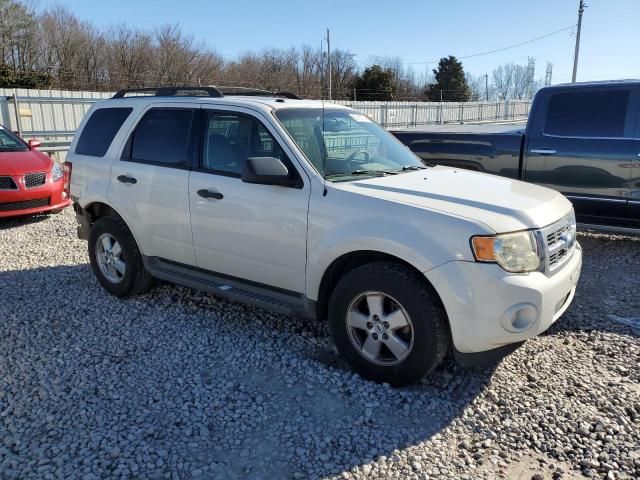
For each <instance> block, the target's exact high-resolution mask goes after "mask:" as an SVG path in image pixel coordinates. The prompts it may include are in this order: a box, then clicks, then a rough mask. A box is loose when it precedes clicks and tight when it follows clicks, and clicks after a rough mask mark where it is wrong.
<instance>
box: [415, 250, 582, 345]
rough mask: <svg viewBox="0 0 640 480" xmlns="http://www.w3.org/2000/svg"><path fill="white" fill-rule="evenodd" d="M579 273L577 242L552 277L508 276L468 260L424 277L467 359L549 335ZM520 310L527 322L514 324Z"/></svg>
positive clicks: (563, 308)
mask: <svg viewBox="0 0 640 480" xmlns="http://www.w3.org/2000/svg"><path fill="white" fill-rule="evenodd" d="M581 268H582V248H581V247H580V245H579V244H578V243H576V247H575V249H574V250H573V253H572V254H571V258H570V259H569V260H568V261H567V262H566V263H565V264H564V265H563V266H562V268H561V269H560V270H559V271H557V272H555V273H554V274H553V275H552V276H550V277H548V276H546V275H545V274H543V273H541V272H531V273H527V274H510V273H508V272H506V271H504V270H503V269H502V268H500V267H499V266H498V265H495V264H483V263H474V262H466V261H452V262H448V263H445V264H444V265H441V266H439V267H437V268H434V269H433V270H429V271H428V272H425V276H426V277H427V279H428V280H429V281H430V282H431V284H432V285H433V287H434V288H435V289H436V291H437V292H438V294H439V295H440V298H441V300H442V302H443V304H444V308H445V310H446V312H447V315H448V317H449V324H450V326H451V335H452V339H453V346H454V348H455V350H456V351H457V352H460V353H463V354H466V353H478V352H485V351H488V350H493V349H497V348H500V347H503V346H505V345H509V344H514V343H518V342H522V341H524V340H527V339H528V338H531V337H534V336H536V335H538V334H540V333H542V332H544V331H545V330H547V329H548V328H549V327H550V326H551V325H552V324H553V323H554V322H555V321H556V320H557V319H558V318H560V316H562V314H563V313H564V312H565V311H566V309H567V308H568V307H569V305H570V304H571V301H572V300H573V296H574V294H575V291H576V285H577V283H578V279H579V277H580V270H581ZM520 310H521V311H524V312H526V313H527V314H526V315H523V318H524V319H525V320H522V321H520V320H518V322H516V323H515V324H513V323H512V321H511V320H512V318H514V317H513V315H514V312H517V311H520ZM514 325H515V326H514ZM516 327H521V328H516Z"/></svg>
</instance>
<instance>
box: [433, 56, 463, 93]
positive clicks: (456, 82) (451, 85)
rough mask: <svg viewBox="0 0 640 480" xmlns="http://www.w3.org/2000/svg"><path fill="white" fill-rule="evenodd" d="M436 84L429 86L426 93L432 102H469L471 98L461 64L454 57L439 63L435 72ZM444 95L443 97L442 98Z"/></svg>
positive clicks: (446, 58)
mask: <svg viewBox="0 0 640 480" xmlns="http://www.w3.org/2000/svg"><path fill="white" fill-rule="evenodd" d="M433 74H434V76H435V78H436V83H434V84H432V85H429V88H428V90H427V92H426V95H427V98H428V99H429V100H430V101H432V102H439V101H440V100H441V99H442V101H444V102H468V101H469V99H470V98H471V89H470V88H469V85H468V84H467V80H466V78H465V75H464V69H463V68H462V62H460V61H459V60H458V59H457V58H456V57H454V56H453V55H449V56H448V57H443V58H441V59H440V62H439V63H438V68H437V69H435V70H433ZM441 95H442V96H441Z"/></svg>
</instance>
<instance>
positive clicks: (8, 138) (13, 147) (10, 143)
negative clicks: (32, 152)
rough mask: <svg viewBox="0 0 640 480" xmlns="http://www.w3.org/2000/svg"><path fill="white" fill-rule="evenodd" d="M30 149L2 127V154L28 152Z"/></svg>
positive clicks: (0, 146) (0, 140)
mask: <svg viewBox="0 0 640 480" xmlns="http://www.w3.org/2000/svg"><path fill="white" fill-rule="evenodd" d="M27 150H29V148H28V147H27V146H26V145H25V144H24V142H22V141H20V139H19V138H18V136H17V135H15V134H14V133H12V132H10V131H9V130H5V129H4V128H3V127H0V152H26V151H27Z"/></svg>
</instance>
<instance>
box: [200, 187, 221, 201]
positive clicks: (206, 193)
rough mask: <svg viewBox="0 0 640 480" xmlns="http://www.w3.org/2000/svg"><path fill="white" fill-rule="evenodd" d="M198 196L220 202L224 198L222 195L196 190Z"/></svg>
mask: <svg viewBox="0 0 640 480" xmlns="http://www.w3.org/2000/svg"><path fill="white" fill-rule="evenodd" d="M198 195H200V196H201V197H202V198H215V199H216V200H222V199H223V198H224V195H222V194H221V193H220V192H212V191H211V190H206V189H202V190H198Z"/></svg>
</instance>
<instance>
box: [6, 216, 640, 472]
mask: <svg viewBox="0 0 640 480" xmlns="http://www.w3.org/2000/svg"><path fill="white" fill-rule="evenodd" d="M580 242H581V243H582V245H583V247H584V251H585V263H584V268H583V274H582V279H581V283H580V286H579V291H578V294H577V296H576V299H575V301H574V303H573V305H572V307H571V308H570V309H569V311H568V312H567V313H566V314H565V316H564V317H563V319H562V320H560V321H559V322H558V323H557V324H556V325H554V326H553V327H552V328H551V330H550V331H549V332H547V333H546V334H545V335H542V336H540V337H538V338H535V339H533V340H531V341H529V342H527V343H525V344H524V345H523V346H522V347H521V348H520V349H518V350H517V351H516V352H514V353H513V354H512V355H510V356H509V357H507V358H506V359H504V360H502V361H501V362H499V363H498V364H497V365H494V366H492V367H491V368H486V369H483V370H465V369H462V368H460V367H458V366H457V365H455V364H454V363H453V362H451V361H450V360H447V361H445V364H444V365H443V366H442V367H440V368H439V369H438V370H437V371H436V372H435V373H434V374H432V375H431V376H429V377H428V378H425V379H424V380H423V381H422V382H420V383H419V384H416V385H414V386H411V387H409V388H404V389H392V388H389V387H388V386H385V385H377V384H374V383H370V382H367V381H364V380H362V379H360V378H359V377H357V376H356V375H354V374H352V373H351V372H350V371H349V369H348V368H347V367H346V365H345V364H344V362H343V361H342V360H341V359H340V357H338V356H337V355H336V353H335V351H334V348H333V346H332V343H331V340H330V338H329V334H328V330H327V328H326V327H325V326H324V325H321V324H309V323H304V322H301V321H299V320H295V319H291V318H286V317H283V316H279V315H274V314H271V313H267V312H265V311H262V310H259V309H256V308H250V307H246V306H243V305H239V304H235V303H230V302H226V301H223V300H219V299H216V298H214V297H212V296H210V295H207V294H203V293H200V292H196V291H192V290H189V289H185V288H180V287H175V286H171V285H167V284H160V285H157V286H156V287H155V288H154V289H153V290H152V291H151V292H150V293H149V294H147V295H144V296H141V297H138V298H135V299H130V300H126V301H121V300H116V299H115V298H112V297H109V296H108V295H107V294H106V293H105V292H104V291H103V290H102V288H100V286H99V285H98V283H97V281H96V280H95V278H94V276H93V274H92V273H91V270H90V268H89V266H88V262H87V256H86V243H85V242H81V241H79V240H77V239H75V221H74V219H73V216H72V212H71V211H70V210H68V211H66V212H65V213H63V214H61V215H57V216H52V217H42V218H37V219H32V220H14V221H4V222H2V223H0V478H1V479H14V478H16V479H17V478H19V479H27V478H37V479H49V478H55V479H62V478H65V479H66V478H82V479H96V478H172V479H174V478H175V479H191V478H193V479H196V478H214V479H217V478H220V479H223V478H224V479H234V478H251V479H260V478H264V479H275V478H295V479H302V478H325V477H329V478H354V479H357V478H373V479H378V478H380V479H382V478H402V479H405V478H420V479H425V478H458V479H465V478H469V479H471V478H474V479H475V478H497V477H503V478H516V479H527V480H529V479H536V480H538V479H550V478H554V479H557V478H565V479H569V478H583V477H594V478H607V479H622V478H634V479H638V478H640V368H639V363H640V338H639V336H640V293H639V292H640V239H637V238H635V239H634V238H631V237H621V236H609V235H601V234H582V235H581V236H580Z"/></svg>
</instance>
